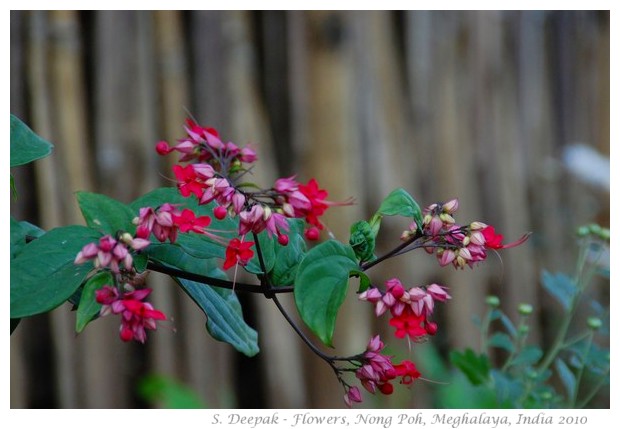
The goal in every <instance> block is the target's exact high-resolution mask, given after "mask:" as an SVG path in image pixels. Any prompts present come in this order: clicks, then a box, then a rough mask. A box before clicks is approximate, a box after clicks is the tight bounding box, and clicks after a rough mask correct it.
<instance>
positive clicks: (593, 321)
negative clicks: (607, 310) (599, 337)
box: [588, 317, 603, 331]
mask: <svg viewBox="0 0 620 429" xmlns="http://www.w3.org/2000/svg"><path fill="white" fill-rule="evenodd" d="M602 325H603V321H602V320H601V319H599V318H598V317H588V328H590V329H592V330H594V331H596V330H598V329H600V328H601V326H602Z"/></svg>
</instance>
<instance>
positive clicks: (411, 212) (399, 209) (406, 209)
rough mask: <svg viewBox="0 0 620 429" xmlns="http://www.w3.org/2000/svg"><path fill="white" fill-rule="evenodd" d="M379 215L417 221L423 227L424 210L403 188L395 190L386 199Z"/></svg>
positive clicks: (378, 211)
mask: <svg viewBox="0 0 620 429" xmlns="http://www.w3.org/2000/svg"><path fill="white" fill-rule="evenodd" d="M377 213H378V214H380V215H383V216H404V217H410V218H413V219H414V220H415V223H416V224H417V225H418V228H421V227H422V210H421V209H420V206H419V205H418V203H417V202H416V200H414V199H413V197H412V196H411V195H409V193H408V192H407V191H405V190H404V189H403V188H397V189H394V190H393V191H392V192H390V194H389V195H388V196H387V197H385V199H384V200H383V202H382V203H381V205H380V206H379V210H377Z"/></svg>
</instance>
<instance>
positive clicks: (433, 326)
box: [424, 321, 438, 335]
mask: <svg viewBox="0 0 620 429" xmlns="http://www.w3.org/2000/svg"><path fill="white" fill-rule="evenodd" d="M424 329H426V333H427V334H428V335H435V334H436V333H437V329H438V328H437V323H435V322H429V321H427V322H426V323H425V324H424Z"/></svg>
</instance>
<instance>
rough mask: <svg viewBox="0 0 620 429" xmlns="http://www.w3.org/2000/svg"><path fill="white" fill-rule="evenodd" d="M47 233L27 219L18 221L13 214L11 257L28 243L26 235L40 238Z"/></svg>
mask: <svg viewBox="0 0 620 429" xmlns="http://www.w3.org/2000/svg"><path fill="white" fill-rule="evenodd" d="M43 234H45V231H43V230H42V229H41V228H39V227H38V226H36V225H33V224H31V223H28V222H26V221H21V222H18V221H16V220H15V219H13V217H12V216H11V259H14V258H15V257H16V256H17V255H18V254H19V253H20V252H21V251H22V249H23V248H24V247H25V246H26V245H27V244H28V242H27V241H26V237H28V236H29V237H34V238H38V237H41V236H42V235H43Z"/></svg>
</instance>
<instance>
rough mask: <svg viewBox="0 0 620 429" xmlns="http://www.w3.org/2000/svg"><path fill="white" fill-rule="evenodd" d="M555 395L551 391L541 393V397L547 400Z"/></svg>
mask: <svg viewBox="0 0 620 429" xmlns="http://www.w3.org/2000/svg"><path fill="white" fill-rule="evenodd" d="M552 397H553V395H552V394H551V392H543V393H541V394H540V398H541V399H544V400H545V401H548V400H550V399H551V398H552Z"/></svg>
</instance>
